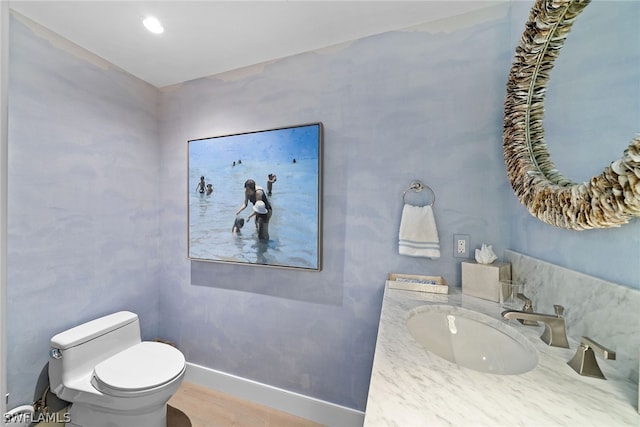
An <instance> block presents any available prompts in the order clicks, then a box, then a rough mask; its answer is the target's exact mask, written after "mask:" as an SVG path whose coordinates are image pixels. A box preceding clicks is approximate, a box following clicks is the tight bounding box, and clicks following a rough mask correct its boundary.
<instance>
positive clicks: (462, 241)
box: [453, 234, 469, 258]
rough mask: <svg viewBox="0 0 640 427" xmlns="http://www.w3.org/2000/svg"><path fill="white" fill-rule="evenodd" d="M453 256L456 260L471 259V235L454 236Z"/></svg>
mask: <svg viewBox="0 0 640 427" xmlns="http://www.w3.org/2000/svg"><path fill="white" fill-rule="evenodd" d="M453 256H454V257H456V258H469V235H468V234H454V235H453Z"/></svg>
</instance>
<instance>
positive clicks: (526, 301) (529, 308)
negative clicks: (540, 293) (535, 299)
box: [516, 292, 533, 313]
mask: <svg viewBox="0 0 640 427" xmlns="http://www.w3.org/2000/svg"><path fill="white" fill-rule="evenodd" d="M516 296H517V297H518V299H521V300H522V301H523V302H524V307H523V308H522V311H526V312H527V313H531V312H533V303H532V302H531V300H530V299H529V298H528V297H527V296H526V295H525V294H523V293H521V292H518V293H517V294H516Z"/></svg>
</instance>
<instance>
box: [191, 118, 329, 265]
mask: <svg viewBox="0 0 640 427" xmlns="http://www.w3.org/2000/svg"><path fill="white" fill-rule="evenodd" d="M188 144H189V154H188V161H189V164H188V173H189V176H188V193H187V198H188V207H189V258H191V259H192V260H199V261H215V262H229V263H241V264H253V265H268V266H274V267H289V268H297V269H307V270H317V271H319V270H320V269H321V214H322V206H321V202H322V188H321V187H322V123H311V124H304V125H297V126H289V127H282V128H275V129H269V130H262V131H255V132H246V133H239V134H233V135H224V136H214V137H210V138H203V139H194V140H190V141H189V142H188Z"/></svg>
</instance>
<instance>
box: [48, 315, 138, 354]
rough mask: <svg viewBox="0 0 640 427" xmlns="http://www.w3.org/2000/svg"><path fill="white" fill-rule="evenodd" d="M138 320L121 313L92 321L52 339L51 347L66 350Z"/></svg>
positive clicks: (135, 316) (136, 317)
mask: <svg viewBox="0 0 640 427" xmlns="http://www.w3.org/2000/svg"><path fill="white" fill-rule="evenodd" d="M136 320H138V315H137V314H135V313H132V312H130V311H120V312H118V313H113V314H109V315H108V316H104V317H100V318H99V319H95V320H91V321H89V322H87V323H83V324H81V325H78V326H76V327H74V328H71V329H68V330H66V331H64V332H60V333H59V334H57V335H56V336H54V337H53V338H51V347H54V348H59V349H60V350H65V349H68V348H71V347H75V346H77V345H79V344H82V343H84V342H87V341H89V340H91V339H93V338H95V337H97V336H99V335H104V334H106V333H108V332H111V331H113V330H115V329H118V328H121V327H123V326H125V325H128V324H129V323H132V322H135V321H136Z"/></svg>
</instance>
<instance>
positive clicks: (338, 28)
mask: <svg viewBox="0 0 640 427" xmlns="http://www.w3.org/2000/svg"><path fill="white" fill-rule="evenodd" d="M504 1H509V0H497V1H484V0H441V1H434V0H422V1H366V0H358V1H329V0H321V1H305V0H293V1H284V0H281V1H269V0H262V1H243V0H235V1H213V0H210V1H202V0H201V1H186V0H173V1H167V0H163V1H115V0H103V1H78V0H75V1H55V0H49V1H29V0H10V2H9V6H10V7H11V9H13V10H14V11H17V12H18V13H20V14H22V15H24V16H26V17H28V18H30V19H31V20H33V21H35V22H37V23H39V24H41V25H43V26H44V27H46V28H48V29H50V30H52V31H54V32H55V33H58V34H59V35H61V36H63V37H64V38H66V39H68V40H71V41H72V42H74V43H76V44H77V45H79V46H81V47H83V48H85V49H87V50H89V51H91V52H93V53H95V54H96V55H98V56H100V57H102V58H103V59H106V60H107V61H109V62H110V63H112V64H114V65H117V66H118V67H120V68H122V69H123V70H125V71H127V72H129V73H131V74H133V75H134V76H136V77H138V78H140V79H142V80H145V81H146V82H148V83H150V84H152V85H154V86H156V87H165V86H168V85H172V84H176V83H181V82H184V81H188V80H192V79H195V78H199V77H204V76H209V75H213V74H219V73H222V72H226V71H230V70H235V69H238V68H242V67H245V66H249V65H255V64H259V63H262V62H266V61H270V60H274V59H277V58H282V57H286V56H290V55H294V54H298V53H302V52H307V51H311V50H315V49H319V48H324V47H328V46H332V45H335V44H338V43H342V42H345V41H350V40H355V39H358V38H362V37H366V36H369V35H373V34H379V33H383V32H386V31H391V30H397V29H402V28H406V27H410V26H413V25H417V24H421V23H425V22H430V21H436V20H439V19H443V18H446V17H449V16H454V15H459V14H463V13H467V12H470V11H473V10H477V9H481V8H485V7H489V6H493V5H495V4H496V3H500V2H504ZM149 15H151V16H155V17H156V18H158V19H159V20H160V21H161V22H162V24H163V25H164V28H165V31H164V33H162V34H160V35H155V34H152V33H150V32H148V31H147V30H146V29H145V28H144V27H143V26H142V19H143V18H144V17H146V16H149Z"/></svg>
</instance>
